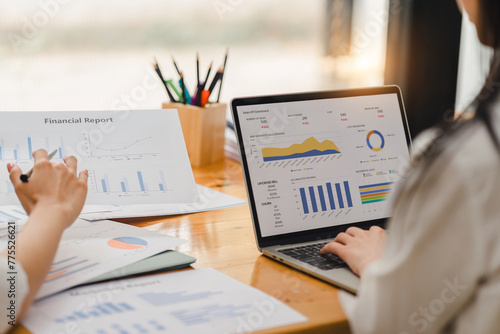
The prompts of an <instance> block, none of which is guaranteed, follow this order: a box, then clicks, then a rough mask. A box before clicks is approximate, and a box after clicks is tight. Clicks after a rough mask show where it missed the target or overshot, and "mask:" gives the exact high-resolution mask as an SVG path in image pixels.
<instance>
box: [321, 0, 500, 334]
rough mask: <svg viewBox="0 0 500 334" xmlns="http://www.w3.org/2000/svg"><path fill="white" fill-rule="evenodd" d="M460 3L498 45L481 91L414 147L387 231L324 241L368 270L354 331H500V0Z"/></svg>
mask: <svg viewBox="0 0 500 334" xmlns="http://www.w3.org/2000/svg"><path fill="white" fill-rule="evenodd" d="M459 5H461V6H463V9H465V10H466V11H467V12H468V14H469V16H470V19H471V21H472V22H473V23H474V24H475V25H476V27H477V30H478V36H479V39H480V40H481V42H482V43H483V44H485V45H488V46H491V47H493V48H494V49H495V55H494V58H493V61H492V65H491V71H490V74H489V76H488V79H487V81H486V83H485V85H484V87H483V89H482V91H481V92H480V94H479V95H478V97H477V98H476V99H475V101H474V102H473V103H472V104H471V106H470V107H469V108H468V110H467V111H466V112H464V114H463V115H462V116H461V117H460V118H459V119H458V120H456V121H453V122H448V124H447V125H444V126H442V127H439V128H437V129H435V130H434V132H433V133H434V134H435V135H434V139H433V140H432V141H431V143H430V144H427V145H426V148H425V149H424V150H423V151H421V152H420V153H419V154H416V156H414V158H413V161H412V167H411V168H410V170H409V172H408V173H407V175H406V177H405V178H404V179H403V181H402V184H400V185H399V189H398V190H397V193H396V194H395V197H394V204H393V214H392V218H391V219H390V221H389V225H388V232H387V234H386V232H385V231H384V230H382V229H380V228H378V227H372V228H371V229H370V230H369V231H363V230H361V229H358V228H349V229H348V230H347V231H346V232H345V233H341V234H339V235H338V236H337V238H336V239H335V240H334V241H333V242H331V243H329V244H327V245H326V246H325V247H324V249H322V253H328V252H332V253H335V254H338V255H339V256H340V257H341V258H342V259H344V260H345V261H346V263H347V264H348V265H349V266H350V268H351V269H352V270H353V271H354V272H355V273H356V274H358V275H359V276H360V277H361V285H360V289H359V291H358V294H357V296H356V297H352V296H350V295H347V294H346V293H344V294H342V295H341V301H342V304H343V307H344V310H345V313H346V315H347V317H348V319H349V324H350V327H351V330H352V332H353V333H355V334H364V333H382V334H389V333H391V334H392V333H396V334H407V333H455V334H458V333H463V334H472V333H481V334H486V333H495V334H496V333H500V196H499V194H498V193H499V191H500V143H499V134H500V100H499V98H500V1H498V0H461V1H459ZM443 19H445V18H443ZM430 75H432V74H430Z"/></svg>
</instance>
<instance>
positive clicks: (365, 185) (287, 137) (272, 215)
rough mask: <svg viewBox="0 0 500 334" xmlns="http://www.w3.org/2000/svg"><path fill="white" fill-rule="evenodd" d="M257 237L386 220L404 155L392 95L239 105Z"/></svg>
mask: <svg viewBox="0 0 500 334" xmlns="http://www.w3.org/2000/svg"><path fill="white" fill-rule="evenodd" d="M238 117H239V120H240V124H241V133H242V137H243V142H244V146H245V153H246V159H247V162H248V169H249V177H250V179H251V181H252V188H253V193H254V195H255V202H256V206H257V211H258V216H259V222H260V228H261V232H262V236H264V237H266V236H273V235H279V234H286V233H293V232H299V231H303V230H311V229H320V228H326V227H331V226H338V225H343V224H350V223H356V222H360V221H369V220H374V219H379V218H386V217H388V215H389V213H390V212H389V205H388V203H389V201H387V199H388V197H389V194H390V193H391V191H392V189H393V188H394V184H395V182H397V181H398V180H399V179H400V178H401V173H402V170H403V169H404V166H406V165H407V163H408V160H409V151H408V146H407V145H408V144H407V141H406V137H405V132H404V125H403V119H402V116H401V112H400V106H399V103H398V97H397V95H396V94H381V95H372V96H356V97H348V98H333V99H322V100H311V101H298V102H288V103H273V104H261V105H251V106H241V107H238Z"/></svg>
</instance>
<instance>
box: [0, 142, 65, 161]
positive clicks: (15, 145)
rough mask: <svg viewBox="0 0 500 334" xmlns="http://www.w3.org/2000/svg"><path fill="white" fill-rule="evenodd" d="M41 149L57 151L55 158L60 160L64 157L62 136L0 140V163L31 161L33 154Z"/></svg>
mask: <svg viewBox="0 0 500 334" xmlns="http://www.w3.org/2000/svg"><path fill="white" fill-rule="evenodd" d="M41 148H43V149H45V150H46V151H47V152H50V151H52V150H55V149H57V151H58V154H57V156H56V158H59V159H62V158H64V156H65V146H64V138H63V137H62V136H27V137H24V138H17V139H10V140H6V139H5V138H0V161H16V162H19V161H25V160H26V161H28V160H33V152H34V151H36V150H37V149H41Z"/></svg>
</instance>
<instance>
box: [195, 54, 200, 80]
mask: <svg viewBox="0 0 500 334" xmlns="http://www.w3.org/2000/svg"><path fill="white" fill-rule="evenodd" d="M199 84H200V56H199V55H198V52H196V85H199Z"/></svg>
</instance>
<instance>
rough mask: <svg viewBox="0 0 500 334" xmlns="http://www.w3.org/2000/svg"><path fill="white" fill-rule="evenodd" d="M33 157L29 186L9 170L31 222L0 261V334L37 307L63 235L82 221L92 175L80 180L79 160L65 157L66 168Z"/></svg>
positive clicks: (83, 175)
mask: <svg viewBox="0 0 500 334" xmlns="http://www.w3.org/2000/svg"><path fill="white" fill-rule="evenodd" d="M33 157H34V161H35V164H34V168H33V173H32V174H31V177H30V178H29V180H28V182H21V179H20V176H21V170H20V169H19V167H18V166H16V165H13V164H8V165H7V169H8V170H9V172H10V179H11V181H12V183H13V185H14V188H15V191H16V194H17V196H18V197H19V200H20V201H21V204H22V205H23V208H24V209H25V211H26V212H27V213H28V215H29V218H28V221H27V222H26V224H25V225H24V227H23V229H22V231H21V232H20V233H19V234H18V235H17V236H16V237H14V234H12V239H10V240H9V241H12V242H10V243H9V246H8V248H7V249H6V250H4V251H3V253H2V254H1V256H0V274H1V276H0V308H1V310H2V311H1V312H0V316H1V322H0V332H2V333H3V332H7V331H9V330H10V329H11V328H12V327H13V326H14V325H15V324H16V323H17V322H18V321H19V320H20V319H21V317H22V316H23V314H25V313H26V311H27V309H28V308H29V306H30V305H31V303H32V302H33V299H34V297H35V295H36V294H37V292H38V290H39V288H40V286H41V285H42V283H43V281H44V279H45V277H46V275H47V272H48V271H49V269H50V266H51V264H52V261H53V259H54V256H55V253H56V250H57V247H58V245H59V241H60V239H61V235H62V233H63V231H64V230H65V229H66V227H68V226H70V225H71V224H72V223H73V222H74V221H75V219H76V218H77V217H78V215H79V214H80V212H81V210H82V208H83V204H84V202H85V197H86V196H87V178H88V172H87V171H83V172H81V173H79V175H77V172H76V168H77V161H76V158H75V157H72V156H70V157H66V158H65V159H64V162H65V164H63V163H51V162H49V159H48V155H47V152H46V151H45V150H38V151H35V152H34V153H33ZM11 226H13V225H11ZM12 232H14V230H13V229H12ZM10 235H11V234H10V233H9V236H10Z"/></svg>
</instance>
